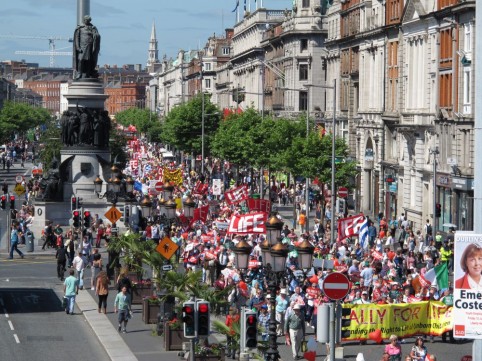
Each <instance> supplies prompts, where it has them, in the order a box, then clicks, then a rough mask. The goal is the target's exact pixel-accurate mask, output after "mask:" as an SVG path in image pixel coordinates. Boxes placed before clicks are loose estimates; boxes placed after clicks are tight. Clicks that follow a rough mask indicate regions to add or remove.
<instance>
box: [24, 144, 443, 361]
mask: <svg viewBox="0 0 482 361" xmlns="http://www.w3.org/2000/svg"><path fill="white" fill-rule="evenodd" d="M136 142H137V143H136V144H134V143H131V144H130V145H129V149H128V153H129V155H130V157H131V159H138V160H140V162H139V164H138V166H137V167H134V166H133V165H132V164H130V163H128V165H127V167H126V169H125V170H124V174H126V175H130V176H132V177H133V178H134V179H135V181H136V184H137V186H136V187H134V188H135V191H134V195H135V196H136V197H137V198H138V199H141V197H142V196H143V193H146V192H151V188H152V187H149V186H148V185H149V184H150V183H151V181H153V180H163V174H162V171H161V170H162V169H171V170H173V169H176V170H180V171H181V174H182V176H181V177H180V179H179V180H177V181H176V182H170V184H171V185H174V191H173V194H172V198H173V199H179V200H180V201H181V202H180V203H179V204H182V201H183V200H186V199H187V198H188V197H190V198H192V199H193V200H194V201H195V203H196V208H201V207H203V206H209V212H208V214H207V215H206V216H205V217H200V218H199V219H197V220H196V221H195V222H189V220H186V219H185V217H183V214H182V211H181V210H180V209H178V214H177V216H178V217H177V218H176V221H175V222H169V223H168V224H167V225H166V222H165V219H164V218H163V217H162V215H161V214H160V204H159V199H158V197H152V198H151V199H152V201H153V213H152V216H151V217H150V218H149V219H148V220H147V221H146V222H145V223H143V220H142V219H140V220H139V222H137V223H136V222H131V223H130V224H129V226H130V228H131V230H130V231H131V232H139V233H141V235H142V237H141V239H152V240H154V241H159V240H160V239H162V238H163V237H164V236H165V235H167V236H169V237H170V238H171V240H172V241H174V242H175V243H176V244H177V245H178V246H179V250H178V252H177V253H176V259H177V261H178V262H180V263H182V264H183V266H184V268H185V271H186V272H190V271H196V270H200V271H201V272H202V275H203V277H202V281H203V282H205V283H206V284H208V285H209V286H211V287H213V288H214V289H224V288H226V287H231V291H230V292H229V295H228V298H227V301H228V302H229V305H230V307H229V312H228V315H227V318H226V324H227V325H228V326H230V325H231V324H232V322H233V319H236V317H238V316H239V312H240V310H241V307H245V306H247V307H249V308H252V309H254V310H256V311H257V312H259V324H260V326H261V329H262V331H261V338H262V339H263V340H267V337H268V327H269V326H268V325H269V321H270V314H271V312H270V311H271V307H272V303H271V302H270V298H269V297H270V295H269V293H268V292H267V290H268V285H267V280H266V277H265V276H266V273H265V270H264V269H263V267H262V262H261V261H262V258H261V257H262V256H261V248H260V244H261V243H262V242H263V241H264V238H265V235H264V234H249V235H244V234H243V235H236V234H228V233H227V230H226V228H227V224H228V223H229V219H230V218H231V216H233V215H238V214H243V213H246V212H249V211H250V210H249V209H247V207H246V206H245V205H244V203H242V202H241V203H237V204H230V203H229V202H228V201H227V200H226V199H225V198H224V196H223V193H222V192H221V194H220V195H219V194H216V195H215V194H213V187H212V186H211V185H212V184H211V180H212V179H214V178H221V179H222V180H223V188H224V191H226V190H228V189H229V188H230V187H237V186H241V185H243V184H246V185H247V186H248V189H250V190H251V192H253V193H256V192H259V190H260V189H259V183H257V181H256V180H255V179H252V178H251V177H250V176H249V173H248V172H244V173H243V172H239V173H238V172H236V171H235V170H234V169H233V168H232V167H231V166H230V164H229V163H227V162H222V161H220V160H218V159H206V160H204V161H205V168H206V172H205V174H201V173H197V172H196V171H195V170H194V169H193V168H191V166H190V164H188V163H187V162H183V163H181V164H177V163H176V162H174V161H173V160H172V159H167V160H166V159H163V156H162V147H161V145H155V144H150V143H147V142H143V141H141V140H136ZM139 154H141V155H142V156H141V157H140V156H139ZM266 183H267V184H268V191H269V192H268V193H266V194H269V196H270V198H271V201H273V202H279V204H283V205H286V204H290V202H291V204H292V205H293V206H294V207H293V209H294V210H295V212H296V213H293V220H292V222H289V221H288V220H286V219H283V221H284V223H285V225H284V228H283V230H282V242H283V243H284V244H286V245H287V246H288V249H289V254H288V258H287V264H286V273H285V275H284V277H283V282H282V286H281V287H280V288H279V289H278V290H277V295H276V300H275V301H276V302H275V314H276V320H277V321H278V322H279V324H278V329H277V335H278V336H280V337H285V339H286V343H287V344H289V345H291V347H292V353H293V358H294V359H299V358H301V355H300V348H301V343H302V340H303V339H304V335H305V328H306V327H309V326H311V327H313V328H315V330H316V327H317V322H316V321H317V306H318V305H320V304H323V303H327V302H330V300H329V299H328V298H327V297H326V295H325V294H324V293H323V291H322V284H323V280H324V278H325V277H326V276H327V275H328V274H329V273H331V272H341V273H343V274H345V275H346V276H347V277H348V278H349V280H350V282H351V291H350V292H349V294H348V295H347V297H346V298H345V299H344V302H345V303H353V304H368V303H376V304H398V303H411V302H418V301H424V300H439V301H442V302H444V303H445V304H446V305H449V306H450V305H452V302H453V297H452V288H451V287H449V288H446V289H438V288H436V287H431V285H430V284H426V283H423V282H420V279H421V277H419V276H420V275H424V274H425V273H426V272H427V271H429V270H430V269H431V268H433V267H435V266H436V265H438V264H440V263H446V264H447V265H448V268H449V270H451V271H453V253H452V249H453V235H452V236H451V235H450V234H449V236H448V237H445V239H444V238H443V237H442V234H441V233H440V232H437V233H436V234H435V235H433V233H434V230H433V229H432V226H431V225H430V223H429V222H428V221H427V224H426V225H425V226H424V228H423V229H422V230H414V229H412V228H411V225H410V223H409V222H408V221H407V218H406V217H405V216H404V215H401V217H400V218H399V219H398V220H397V221H394V220H391V221H390V222H388V221H387V220H386V218H385V217H384V216H383V215H382V214H380V215H378V218H377V219H376V221H370V222H369V229H368V241H367V245H366V246H364V245H362V243H361V242H360V240H359V239H358V237H356V236H354V237H338V238H337V239H334V240H332V239H331V227H336V226H337V225H336V223H335V222H336V217H335V220H333V219H332V214H331V207H330V205H329V204H328V205H324V204H323V203H322V202H321V198H319V197H316V196H313V197H310V204H308V205H306V204H305V203H304V199H305V197H304V192H306V191H309V190H306V189H305V188H304V187H303V185H302V184H301V183H294V184H292V185H288V184H286V183H285V182H280V181H277V180H276V178H274V177H272V178H271V179H266ZM307 206H308V207H307ZM307 208H308V209H307ZM310 208H311V209H313V210H314V211H315V218H314V219H313V221H314V222H310V224H311V227H310V228H309V229H307V227H306V226H305V225H306V217H308V216H309V210H310ZM338 216H340V217H341V216H346V215H338ZM32 217H33V210H32V209H29V206H27V205H25V206H24V207H22V209H21V210H20V211H19V215H18V220H19V222H18V224H19V227H24V229H23V230H24V231H27V229H28V224H29V223H30V221H31V218H32ZM278 217H279V218H281V216H280V215H278ZM332 222H333V224H332ZM110 236H111V225H110V224H108V222H106V221H103V220H102V219H101V218H100V217H98V216H96V217H95V219H94V220H93V222H92V226H91V227H90V228H88V229H86V230H85V232H84V233H83V234H82V235H78V234H77V233H75V232H73V231H72V230H70V229H69V230H67V231H64V230H63V229H62V227H61V226H60V225H56V226H54V224H53V223H49V224H48V225H47V226H46V228H45V230H44V242H43V248H45V247H48V246H49V245H52V246H54V247H56V248H58V249H57V253H56V258H57V263H58V267H57V272H58V277H59V279H61V280H64V272H65V270H67V269H69V274H70V275H69V277H67V279H65V280H64V282H65V287H66V288H65V292H66V293H65V295H66V297H67V299H68V302H67V304H68V306H67V308H66V312H67V313H72V312H73V302H74V301H75V294H76V292H78V289H82V288H84V287H86V285H85V284H84V275H83V274H84V272H85V269H86V268H89V267H91V268H92V269H93V275H92V277H91V283H90V285H89V286H90V288H91V289H93V290H95V291H96V293H97V295H98V296H99V308H98V310H99V312H104V313H105V312H106V308H107V295H108V286H107V285H106V282H108V280H109V277H108V275H107V274H106V270H105V269H104V268H103V264H102V259H101V258H100V254H99V252H98V247H100V246H101V245H103V242H104V241H108V239H109V238H110ZM20 238H21V236H20ZM241 239H243V240H245V241H246V242H248V244H250V245H251V246H252V253H251V255H250V267H249V269H248V270H247V271H245V272H242V271H240V270H239V269H237V267H236V264H235V257H234V253H233V248H234V247H235V246H236V244H237V243H238V242H239V241H240V240H241ZM304 240H308V241H309V242H310V243H311V244H312V245H313V246H314V247H315V253H314V257H315V259H316V258H321V259H328V260H331V261H332V262H333V269H327V268H321V267H320V268H313V269H312V270H310V271H309V272H303V270H300V268H299V264H298V258H297V256H298V255H297V252H296V249H295V247H296V246H297V245H298V244H299V243H300V242H302V241H304ZM74 279H75V281H74ZM122 279H123V278H121V279H119V280H118V281H120V280H122ZM89 286H87V287H89ZM118 291H119V293H118V295H117V296H116V300H115V309H116V310H119V331H125V329H126V325H127V321H128V319H129V311H130V300H129V285H128V284H126V285H121V286H120V287H119V288H118ZM446 336H448V337H449V338H450V341H453V338H452V334H451V333H449V334H448V335H445V334H444V335H443V337H442V338H443V341H445V340H446ZM430 339H431V340H433V337H431V338H430ZM395 341H396V342H395ZM423 341H424V338H422V339H417V341H416V345H415V346H414V349H415V348H417V349H416V350H415V351H413V349H412V351H411V353H410V355H409V357H410V358H411V360H417V361H418V360H420V359H422V358H421V357H422V355H421V353H422V352H421V351H420V350H419V348H423V347H425V346H423ZM398 342H399V341H398V337H397V336H396V335H393V336H392V337H391V338H390V344H388V345H387V347H386V349H385V351H386V353H387V354H388V358H385V357H386V355H384V356H383V357H384V358H383V359H389V360H401V358H396V357H393V356H394V354H395V350H396V349H397V347H398V346H397V345H398ZM392 344H393V347H392V346H390V345H392ZM234 352H235V350H230V351H229V352H228V355H229V356H234V354H233V353H234ZM400 357H401V355H400Z"/></svg>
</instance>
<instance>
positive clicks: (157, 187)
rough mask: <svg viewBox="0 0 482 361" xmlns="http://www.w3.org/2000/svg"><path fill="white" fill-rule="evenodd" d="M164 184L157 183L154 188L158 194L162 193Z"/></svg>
mask: <svg viewBox="0 0 482 361" xmlns="http://www.w3.org/2000/svg"><path fill="white" fill-rule="evenodd" d="M162 185H163V184H162V182H157V183H156V185H155V186H154V189H155V190H156V191H158V192H162Z"/></svg>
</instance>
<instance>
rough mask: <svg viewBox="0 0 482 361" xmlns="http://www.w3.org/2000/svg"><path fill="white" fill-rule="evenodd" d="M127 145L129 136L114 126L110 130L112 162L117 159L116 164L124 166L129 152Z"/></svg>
mask: <svg viewBox="0 0 482 361" xmlns="http://www.w3.org/2000/svg"><path fill="white" fill-rule="evenodd" d="M126 145H127V138H126V136H125V135H124V133H123V132H122V131H121V130H118V129H115V128H112V129H111V131H110V139H109V147H110V153H111V157H112V162H114V160H115V161H116V164H118V165H120V167H121V168H124V167H125V166H126V163H127V159H128V156H127V153H126V152H125V150H124V149H125V148H126Z"/></svg>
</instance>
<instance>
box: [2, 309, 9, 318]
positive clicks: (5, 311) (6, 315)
mask: <svg viewBox="0 0 482 361" xmlns="http://www.w3.org/2000/svg"><path fill="white" fill-rule="evenodd" d="M3 312H4V313H5V317H6V318H8V313H7V310H3Z"/></svg>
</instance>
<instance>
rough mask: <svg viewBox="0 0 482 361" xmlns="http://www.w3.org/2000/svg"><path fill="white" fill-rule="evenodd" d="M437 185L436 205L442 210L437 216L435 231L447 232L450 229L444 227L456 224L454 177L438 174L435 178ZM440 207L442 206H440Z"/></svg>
mask: <svg viewBox="0 0 482 361" xmlns="http://www.w3.org/2000/svg"><path fill="white" fill-rule="evenodd" d="M435 184H436V186H437V196H436V200H437V201H436V203H437V208H438V209H439V210H440V211H439V214H438V215H437V216H436V218H437V219H436V222H435V230H436V231H442V232H447V231H448V227H444V226H443V225H444V224H445V225H447V224H452V223H454V217H453V212H452V209H453V202H454V199H453V192H452V177H451V176H450V174H442V173H438V174H437V176H436V177H435ZM439 205H440V206H439Z"/></svg>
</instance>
